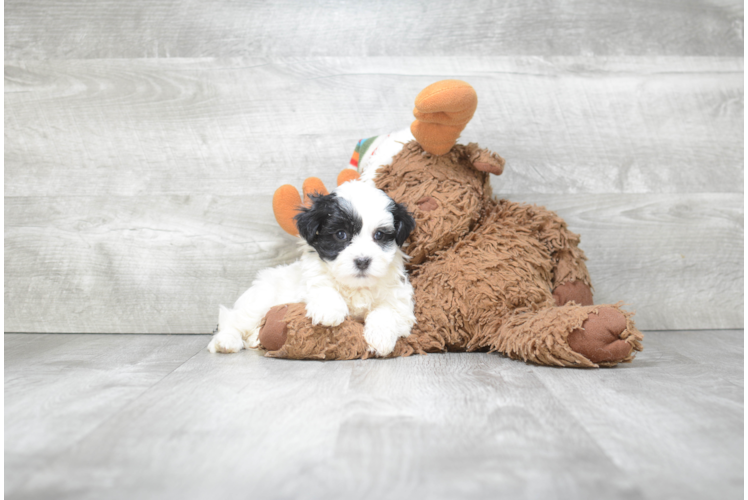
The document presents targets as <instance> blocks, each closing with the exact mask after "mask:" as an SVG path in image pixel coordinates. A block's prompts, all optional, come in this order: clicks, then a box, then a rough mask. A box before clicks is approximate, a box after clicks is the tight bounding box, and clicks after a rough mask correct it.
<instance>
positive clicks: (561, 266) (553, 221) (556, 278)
mask: <svg viewBox="0 0 748 500" xmlns="http://www.w3.org/2000/svg"><path fill="white" fill-rule="evenodd" d="M534 222H535V224H536V227H537V230H538V235H539V238H540V240H541V241H542V242H543V243H544V244H545V245H546V247H547V248H548V250H549V251H550V253H551V257H552V259H553V270H552V281H551V286H552V289H553V296H554V298H555V299H556V304H557V305H563V304H566V303H567V302H570V301H574V302H576V303H578V304H581V305H592V303H593V302H592V284H591V281H590V274H589V272H588V271H587V265H586V264H585V263H584V261H585V260H587V257H585V255H584V252H583V251H582V249H581V248H579V235H578V234H575V233H573V232H571V231H569V228H568V227H567V226H566V222H565V221H564V220H563V219H562V218H561V217H559V216H558V215H556V213H555V212H552V211H550V210H546V209H545V208H542V207H536V208H535V209H534Z"/></svg>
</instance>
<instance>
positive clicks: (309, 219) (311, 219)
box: [293, 195, 324, 245]
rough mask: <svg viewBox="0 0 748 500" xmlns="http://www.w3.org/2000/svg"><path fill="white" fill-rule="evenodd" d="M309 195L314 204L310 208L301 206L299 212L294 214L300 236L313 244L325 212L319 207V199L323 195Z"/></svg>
mask: <svg viewBox="0 0 748 500" xmlns="http://www.w3.org/2000/svg"><path fill="white" fill-rule="evenodd" d="M309 197H310V198H311V199H312V206H311V207H310V208H307V207H299V213H298V214H296V215H295V216H294V218H293V220H294V222H296V229H298V230H299V236H301V237H302V238H304V239H305V240H306V242H307V243H309V244H310V245H311V244H312V242H313V241H314V237H315V236H316V235H317V231H318V230H319V228H320V226H321V225H322V221H323V220H324V214H323V213H321V211H320V210H319V208H318V207H317V205H318V203H317V201H319V198H321V196H314V195H309Z"/></svg>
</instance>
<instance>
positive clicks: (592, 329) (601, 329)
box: [567, 307, 633, 363]
mask: <svg viewBox="0 0 748 500" xmlns="http://www.w3.org/2000/svg"><path fill="white" fill-rule="evenodd" d="M625 329H626V316H624V315H623V313H621V311H619V310H617V309H613V308H611V307H601V308H600V310H599V311H598V314H590V316H589V317H588V318H587V319H586V320H585V322H584V323H582V328H577V329H576V330H574V331H573V332H571V333H570V334H569V337H568V338H567V342H568V343H569V347H571V349H572V350H573V351H575V352H578V353H579V354H581V355H582V356H584V357H585V358H587V359H589V360H590V361H592V362H593V363H606V362H612V361H620V360H622V359H624V358H626V357H627V356H628V355H629V354H631V350H632V349H633V346H632V345H631V344H629V343H628V342H626V341H625V340H621V338H620V335H621V332H623V331H624V330H625Z"/></svg>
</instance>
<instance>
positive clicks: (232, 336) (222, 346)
mask: <svg viewBox="0 0 748 500" xmlns="http://www.w3.org/2000/svg"><path fill="white" fill-rule="evenodd" d="M242 347H244V342H243V341H242V337H241V335H238V334H236V333H234V332H218V333H216V334H215V335H213V339H212V340H211V341H210V344H208V350H209V351H210V352H212V353H214V354H215V353H217V352H224V353H227V354H228V353H232V352H239V351H240V350H241V349H242Z"/></svg>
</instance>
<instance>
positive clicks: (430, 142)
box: [410, 80, 478, 155]
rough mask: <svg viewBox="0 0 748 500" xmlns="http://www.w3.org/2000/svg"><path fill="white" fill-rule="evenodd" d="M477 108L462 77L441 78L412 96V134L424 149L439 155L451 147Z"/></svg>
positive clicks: (471, 90) (476, 97) (469, 88)
mask: <svg viewBox="0 0 748 500" xmlns="http://www.w3.org/2000/svg"><path fill="white" fill-rule="evenodd" d="M477 107H478V95H477V94H476V93H475V89H473V87H471V86H470V84H468V83H466V82H463V81H462V80H442V81H439V82H436V83H434V84H431V85H429V86H428V87H426V88H425V89H423V90H422V91H421V92H420V93H419V94H418V96H417V97H416V107H415V109H414V110H413V116H415V117H416V120H415V121H414V122H413V123H412V124H411V126H410V131H411V132H412V134H413V137H415V138H416V140H417V141H418V143H419V144H420V145H421V147H423V149H424V150H426V151H428V152H429V153H431V154H435V155H443V154H446V153H448V152H449V150H450V149H452V146H454V145H455V142H456V141H457V138H458V137H460V132H462V130H463V129H464V128H465V126H466V125H467V124H468V122H469V121H470V119H471V118H472V117H473V114H474V113H475V109H476V108H477Z"/></svg>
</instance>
